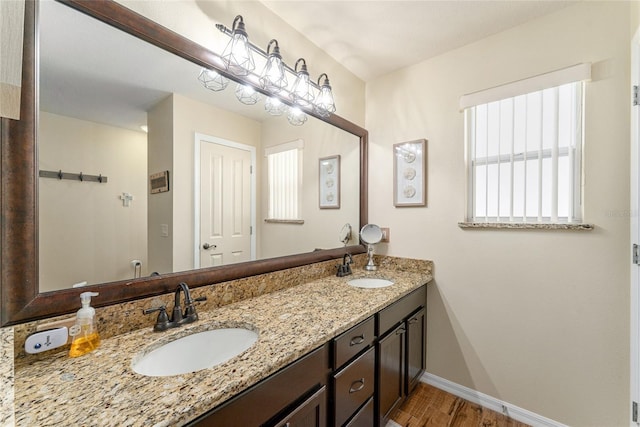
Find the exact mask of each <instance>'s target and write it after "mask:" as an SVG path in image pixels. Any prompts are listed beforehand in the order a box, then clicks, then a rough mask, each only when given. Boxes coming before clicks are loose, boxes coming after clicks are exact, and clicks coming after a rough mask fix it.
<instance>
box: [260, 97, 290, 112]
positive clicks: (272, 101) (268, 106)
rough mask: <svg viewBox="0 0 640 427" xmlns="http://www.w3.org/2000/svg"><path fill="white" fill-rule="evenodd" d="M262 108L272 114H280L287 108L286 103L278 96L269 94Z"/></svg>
mask: <svg viewBox="0 0 640 427" xmlns="http://www.w3.org/2000/svg"><path fill="white" fill-rule="evenodd" d="M264 109H265V110H266V111H267V112H268V113H269V114H271V115H272V116H281V115H282V113H284V112H285V111H286V110H287V105H286V104H285V103H283V102H282V101H280V100H279V99H278V98H274V97H273V96H270V97H269V98H267V100H266V101H265V102H264Z"/></svg>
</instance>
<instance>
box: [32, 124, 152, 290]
mask: <svg viewBox="0 0 640 427" xmlns="http://www.w3.org/2000/svg"><path fill="white" fill-rule="evenodd" d="M38 150H39V153H38V154H39V159H38V160H39V167H40V169H42V170H53V171H57V170H62V171H63V172H71V173H79V172H83V173H85V174H87V175H99V174H102V175H104V176H106V177H107V178H108V181H107V182H106V183H102V184H99V183H96V182H76V181H70V180H62V181H60V180H57V179H50V178H40V179H39V181H38V186H39V191H38V196H39V200H38V202H39V207H38V208H39V232H40V234H39V251H40V255H39V275H40V279H39V284H40V291H41V292H43V291H50V290H55V289H63V288H69V287H71V285H73V284H74V283H78V282H82V281H87V282H89V284H92V283H103V282H111V281H114V280H125V279H130V278H133V273H134V272H133V267H132V266H131V260H134V259H138V260H141V261H142V263H143V273H144V270H145V269H146V261H147V226H146V219H147V195H146V192H147V188H146V174H147V167H146V165H147V161H146V160H147V138H146V135H145V134H144V133H143V132H134V131H130V130H126V129H121V128H115V127H112V126H107V125H102V124H98V123H93V122H87V121H84V120H78V119H73V118H70V117H65V116H60V115H56V114H50V113H46V112H41V114H40V127H39V139H38ZM123 192H127V193H130V194H132V195H133V197H134V200H133V201H132V202H131V204H130V206H129V207H124V206H123V203H122V200H120V199H119V198H118V196H120V195H122V193H123Z"/></svg>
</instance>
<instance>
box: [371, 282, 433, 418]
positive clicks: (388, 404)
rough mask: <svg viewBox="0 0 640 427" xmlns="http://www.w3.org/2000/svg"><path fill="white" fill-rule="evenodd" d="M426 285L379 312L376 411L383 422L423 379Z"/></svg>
mask: <svg viewBox="0 0 640 427" xmlns="http://www.w3.org/2000/svg"><path fill="white" fill-rule="evenodd" d="M425 303H426V288H425V287H424V286H423V287H421V288H419V289H417V290H415V291H413V292H412V293H410V294H409V295H407V296H405V297H403V298H401V299H400V300H398V301H396V302H395V303H393V304H391V305H390V306H388V307H387V308H385V309H383V310H381V311H380V312H379V313H378V315H377V319H378V326H377V331H378V336H379V337H380V338H379V339H378V343H377V353H378V362H377V375H376V377H377V387H376V388H377V408H378V409H377V411H378V425H379V426H384V425H385V424H386V422H387V421H388V419H389V416H390V415H391V412H393V410H394V409H396V408H397V407H398V406H399V405H400V403H402V402H403V401H404V400H405V398H406V397H407V396H408V395H409V393H410V392H411V391H412V390H413V388H414V387H415V386H416V384H417V383H418V381H420V376H421V375H422V373H423V372H424V369H425V362H426V358H425V350H426V347H425V339H426V334H425V332H426V317H425V308H424V306H425Z"/></svg>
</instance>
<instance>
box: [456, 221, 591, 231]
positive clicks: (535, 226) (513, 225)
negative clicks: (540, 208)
mask: <svg viewBox="0 0 640 427" xmlns="http://www.w3.org/2000/svg"><path fill="white" fill-rule="evenodd" d="M458 227H460V228H462V229H463V230H472V229H500V230H509V229H515V230H576V231H591V230H593V229H594V228H595V225H593V224H585V223H576V224H561V223H555V224H551V223H546V224H545V223H529V222H459V223H458Z"/></svg>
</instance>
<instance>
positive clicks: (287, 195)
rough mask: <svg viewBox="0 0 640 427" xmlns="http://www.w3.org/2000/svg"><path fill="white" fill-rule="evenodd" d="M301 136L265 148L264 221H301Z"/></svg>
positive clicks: (302, 145)
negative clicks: (266, 177)
mask: <svg viewBox="0 0 640 427" xmlns="http://www.w3.org/2000/svg"><path fill="white" fill-rule="evenodd" d="M303 147H304V144H303V142H302V140H297V141H293V142H289V143H285V144H280V145H277V146H275V147H269V148H267V149H266V150H265V156H266V158H267V175H268V191H269V194H268V213H267V221H294V222H297V221H300V220H301V212H300V201H301V189H302V148H303Z"/></svg>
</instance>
